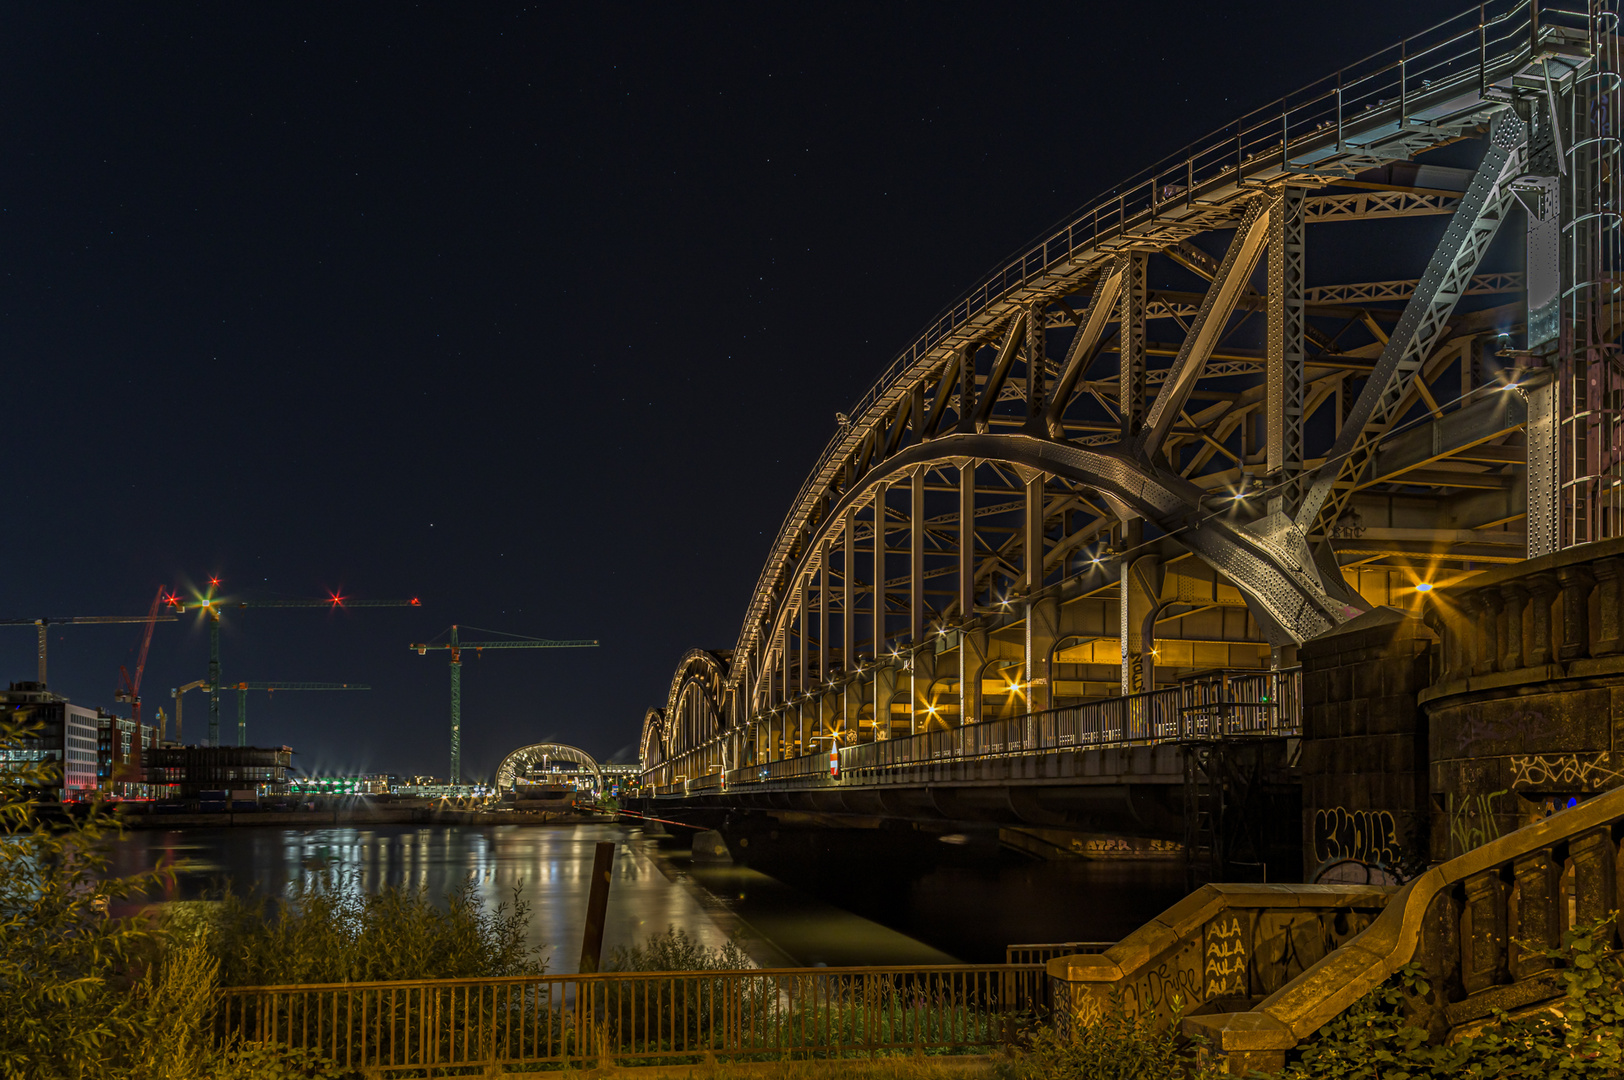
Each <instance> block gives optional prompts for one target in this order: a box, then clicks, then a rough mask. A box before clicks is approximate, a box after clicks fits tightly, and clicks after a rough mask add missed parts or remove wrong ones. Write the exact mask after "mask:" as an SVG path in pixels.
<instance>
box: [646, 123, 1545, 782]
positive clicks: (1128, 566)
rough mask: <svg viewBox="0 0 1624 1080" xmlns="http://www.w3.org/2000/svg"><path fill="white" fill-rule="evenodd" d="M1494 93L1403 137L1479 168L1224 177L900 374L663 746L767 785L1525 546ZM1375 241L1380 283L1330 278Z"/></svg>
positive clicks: (1514, 130) (793, 523)
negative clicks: (1468, 144)
mask: <svg viewBox="0 0 1624 1080" xmlns="http://www.w3.org/2000/svg"><path fill="white" fill-rule="evenodd" d="M1485 108H1486V111H1485V112H1483V113H1481V114H1478V115H1475V116H1474V117H1472V118H1471V123H1470V125H1466V126H1461V127H1457V128H1453V129H1450V130H1448V131H1447V132H1446V131H1445V130H1444V129H1442V128H1439V129H1429V131H1430V134H1427V135H1426V138H1425V139H1422V138H1421V136H1420V134H1419V133H1420V129H1417V132H1418V134H1417V137H1416V138H1417V141H1416V142H1415V143H1414V144H1413V145H1409V146H1408V149H1407V150H1406V153H1419V152H1420V151H1422V150H1425V149H1427V148H1428V147H1429V146H1436V145H1441V144H1444V143H1449V142H1453V141H1459V140H1461V139H1465V138H1471V139H1474V140H1475V142H1474V143H1473V145H1474V146H1475V147H1476V149H1477V152H1478V154H1479V158H1480V164H1479V166H1478V167H1477V168H1476V169H1463V168H1453V169H1450V168H1439V167H1427V168H1429V169H1430V173H1429V175H1430V178H1431V181H1430V182H1429V183H1428V184H1426V185H1419V184H1415V183H1405V182H1402V180H1401V179H1400V173H1401V172H1402V171H1403V170H1402V169H1401V168H1400V166H1401V165H1404V162H1405V160H1406V159H1405V158H1404V157H1403V156H1402V155H1396V156H1388V157H1383V156H1382V155H1380V154H1374V153H1372V152H1370V151H1368V150H1367V151H1364V152H1362V153H1363V156H1360V155H1359V154H1354V153H1352V151H1349V152H1348V154H1347V156H1346V157H1345V160H1346V161H1350V162H1354V163H1355V165H1353V166H1347V167H1345V169H1344V171H1343V172H1342V173H1341V174H1340V177H1339V175H1338V173H1337V172H1336V170H1334V169H1325V168H1316V169H1313V170H1303V171H1295V172H1294V171H1292V170H1289V169H1286V170H1279V169H1276V171H1275V173H1274V174H1273V175H1272V177H1271V178H1269V179H1267V180H1264V181H1258V182H1247V181H1246V180H1245V178H1244V177H1243V176H1242V175H1241V172H1242V171H1243V170H1238V171H1237V173H1236V182H1235V183H1233V184H1231V185H1230V186H1229V187H1228V188H1225V189H1223V190H1222V191H1221V192H1215V191H1212V190H1210V189H1209V190H1207V191H1206V197H1205V198H1203V199H1195V198H1193V197H1189V198H1185V199H1184V200H1183V205H1182V206H1179V205H1177V201H1178V200H1177V199H1174V200H1172V201H1171V202H1170V203H1169V205H1170V206H1172V207H1173V209H1172V210H1168V211H1166V212H1163V213H1152V214H1151V215H1150V216H1149V217H1147V218H1146V219H1144V220H1143V221H1141V222H1139V223H1137V224H1133V223H1128V222H1127V221H1126V220H1125V221H1124V224H1123V226H1122V227H1121V228H1120V229H1119V231H1118V233H1117V234H1116V238H1115V240H1114V241H1113V242H1111V243H1104V242H1101V243H1098V244H1097V245H1096V246H1095V248H1094V249H1092V250H1091V251H1090V252H1089V253H1088V255H1087V257H1086V258H1083V257H1079V258H1074V259H1072V260H1071V261H1070V262H1068V263H1065V264H1055V265H1054V266H1053V267H1051V268H1049V269H1046V270H1044V271H1043V272H1041V273H1039V274H1037V275H1035V276H1033V275H1028V276H1027V277H1025V278H1021V279H1019V281H1018V283H1016V284H1013V285H1011V286H1009V287H1008V288H1007V289H1006V291H1005V292H1004V293H1003V294H1002V295H1001V296H1000V297H999V298H998V299H997V301H996V302H989V303H987V304H985V305H984V306H983V307H982V308H981V309H980V310H979V311H978V313H977V315H976V317H975V318H973V319H966V321H965V322H964V324H963V325H962V327H960V328H957V329H955V330H954V331H952V332H950V333H945V334H942V335H941V336H940V337H939V338H938V339H937V342H936V344H935V345H934V346H932V348H931V349H930V350H929V351H928V352H925V353H923V354H920V355H919V356H917V357H916V358H915V359H914V360H912V361H911V362H910V364H909V365H908V366H907V367H905V368H898V369H896V371H895V372H894V373H888V374H887V376H886V377H885V378H884V379H882V381H881V383H880V384H878V385H877V386H876V387H875V388H874V389H873V390H872V391H871V392H870V394H869V395H867V396H866V397H865V399H864V403H863V405H862V406H861V409H860V411H859V412H857V413H854V414H853V415H851V416H849V417H848V416H844V415H842V416H840V417H839V418H838V419H839V422H840V431H839V433H838V434H837V436H836V437H835V439H834V440H833V441H832V442H831V444H830V449H829V451H828V452H826V454H825V456H824V458H823V460H822V462H821V463H820V465H819V468H818V470H817V471H816V472H814V474H813V475H812V476H811V477H809V479H808V481H807V484H806V486H805V487H803V489H802V491H801V493H800V494H799V496H798V497H797V499H796V503H795V509H794V511H793V512H792V514H791V516H790V518H789V519H788V520H787V521H786V524H785V527H784V529H783V531H782V532H781V533H780V536H779V538H778V541H777V543H776V545H775V548H774V552H773V555H772V557H771V559H770V560H769V563H768V566H767V570H766V571H765V573H764V574H763V577H762V579H761V582H760V585H759V586H758V588H757V591H756V594H755V596H754V598H753V599H752V602H751V606H750V615H749V617H748V619H747V622H746V626H745V630H744V632H743V633H742V634H741V637H740V641H739V643H738V645H737V647H736V648H735V649H734V650H732V651H731V652H727V653H705V654H698V653H694V654H690V655H689V657H688V658H686V659H685V660H684V664H683V666H682V667H681V668H679V672H678V676H677V678H676V679H674V680H673V683H672V689H671V693H670V696H669V699H668V701H667V703H666V705H665V707H664V708H663V709H659V710H651V711H650V714H649V720H648V724H647V726H646V730H645V740H644V741H645V762H647V755H648V754H650V753H654V754H656V755H658V756H659V757H660V758H661V760H663V761H669V762H673V763H675V762H679V761H680V762H682V764H681V765H680V769H681V770H682V773H681V775H683V776H684V777H687V778H691V777H693V776H703V775H709V773H710V772H712V771H715V770H723V771H727V770H735V769H739V768H745V767H748V768H757V767H760V768H762V769H766V770H769V771H770V770H772V769H775V768H778V767H779V766H778V765H777V764H775V763H778V762H781V761H788V760H789V759H797V758H800V759H804V758H805V756H806V755H808V754H813V753H817V752H822V751H825V750H827V749H828V747H829V746H830V745H841V744H846V743H850V742H854V741H859V740H864V739H885V738H889V737H894V736H897V735H902V734H908V733H911V732H917V731H920V730H925V729H928V728H931V727H942V726H946V727H951V726H954V725H957V724H960V723H965V722H971V721H980V720H988V719H993V718H996V717H999V716H1013V715H1020V714H1025V713H1029V712H1032V711H1036V710H1041V709H1042V708H1045V707H1050V706H1053V705H1059V704H1065V703H1068V702H1075V701H1080V700H1086V699H1090V698H1097V697H1100V696H1106V695H1109V694H1113V693H1117V692H1124V691H1127V690H1131V689H1135V688H1136V687H1133V686H1130V685H1129V684H1128V681H1127V675H1126V672H1127V670H1128V667H1129V659H1130V655H1133V656H1138V655H1139V654H1140V653H1143V658H1144V659H1145V661H1146V664H1147V665H1154V666H1158V667H1160V668H1161V669H1163V671H1164V672H1165V670H1166V669H1168V668H1171V669H1173V672H1174V673H1175V674H1176V673H1177V672H1178V671H1180V670H1195V669H1200V668H1212V667H1243V668H1244V667H1253V668H1255V667H1260V666H1267V665H1268V664H1269V663H1270V657H1271V652H1273V653H1274V656H1275V659H1276V660H1278V659H1279V650H1280V649H1282V648H1285V649H1288V650H1289V649H1290V648H1291V647H1292V646H1293V645H1294V643H1296V642H1300V641H1302V640H1305V639H1307V638H1310V637H1312V636H1315V635H1316V634H1318V633H1321V632H1324V631H1325V630H1327V629H1329V628H1330V627H1332V626H1335V625H1336V624H1338V623H1340V622H1342V621H1345V620H1346V619H1348V618H1351V617H1353V616H1355V615H1357V614H1358V613H1359V612H1360V611H1363V610H1366V609H1368V608H1369V607H1371V606H1373V605H1376V604H1382V603H1399V604H1402V603H1404V602H1405V599H1404V594H1409V595H1410V597H1411V599H1413V586H1414V584H1415V583H1416V581H1417V579H1418V576H1419V575H1421V574H1423V573H1424V574H1427V575H1430V576H1432V577H1433V578H1434V579H1437V578H1438V576H1439V575H1442V577H1444V578H1447V577H1448V576H1449V575H1450V574H1453V573H1459V572H1463V571H1464V570H1465V569H1466V568H1468V567H1476V568H1481V567H1482V566H1483V565H1485V564H1492V563H1494V562H1502V561H1514V560H1518V559H1521V558H1523V557H1524V551H1525V544H1524V536H1523V532H1522V527H1523V526H1522V516H1523V506H1522V498H1523V488H1522V480H1521V474H1522V468H1523V461H1524V456H1525V453H1526V449H1525V446H1524V434H1523V428H1524V425H1525V409H1524V406H1523V404H1522V402H1521V400H1520V398H1519V396H1518V395H1516V394H1513V393H1507V392H1505V391H1504V390H1503V389H1502V385H1503V383H1504V382H1505V375H1504V373H1505V372H1506V371H1509V369H1510V368H1511V367H1512V366H1514V365H1515V364H1516V363H1517V362H1518V361H1517V359H1516V358H1515V357H1514V356H1510V355H1507V353H1508V352H1509V349H1510V344H1511V342H1513V341H1515V340H1516V339H1517V338H1518V337H1519V336H1520V334H1521V332H1522V324H1523V321H1524V318H1525V301H1524V296H1523V286H1524V276H1523V273H1522V268H1521V266H1520V264H1518V263H1517V261H1516V252H1515V251H1513V252H1511V254H1510V255H1508V256H1506V257H1505V258H1501V259H1498V261H1496V260H1493V259H1487V256H1488V255H1489V254H1490V249H1491V244H1492V242H1493V240H1494V238H1495V236H1496V235H1497V233H1498V231H1499V226H1500V225H1501V223H1502V220H1503V219H1504V218H1505V217H1506V216H1507V214H1508V213H1509V212H1510V209H1511V206H1512V204H1513V201H1514V200H1513V199H1512V188H1513V185H1514V183H1515V182H1516V181H1517V180H1518V178H1519V177H1520V176H1521V175H1523V174H1524V172H1525V171H1526V156H1527V150H1526V147H1527V130H1526V127H1525V125H1524V124H1523V122H1522V121H1520V120H1519V119H1518V118H1517V115H1516V114H1515V113H1514V112H1513V111H1512V110H1509V109H1505V108H1502V107H1500V106H1499V105H1498V104H1489V105H1486V106H1485ZM1462 115H1465V114H1462ZM1388 137H1389V138H1391V137H1392V136H1388ZM1395 145H1396V144H1395ZM1395 161H1397V162H1399V165H1395V164H1394V162H1395ZM1404 168H1408V170H1409V172H1408V173H1407V174H1405V175H1409V176H1412V177H1413V176H1414V175H1416V167H1415V166H1414V165H1413V164H1410V165H1404ZM1358 169H1364V170H1367V171H1364V172H1359V171H1357V170H1358ZM1440 177H1442V178H1443V181H1444V182H1440V180H1439V178H1440ZM1445 182H1447V185H1446V183H1445ZM1168 190H1169V191H1172V192H1173V194H1174V195H1175V196H1177V195H1178V194H1179V193H1178V191H1177V190H1175V189H1172V188H1169V189H1168ZM1395 230H1397V231H1395ZM1371 250H1375V251H1381V252H1384V253H1386V256H1387V257H1386V259H1385V260H1384V261H1383V263H1382V267H1381V268H1382V270H1383V271H1384V273H1382V274H1380V275H1379V276H1374V277H1372V278H1369V279H1351V278H1349V277H1347V276H1344V275H1341V274H1339V267H1338V263H1339V255H1338V253H1339V252H1347V251H1371ZM1508 260H1509V261H1508ZM1366 264H1367V265H1368V260H1367V263H1366ZM1152 658H1154V659H1152ZM1136 670H1137V668H1136ZM786 767H787V766H786ZM677 768H679V766H678V765H677V764H672V765H671V766H670V767H669V769H668V770H667V771H668V772H669V771H670V769H677ZM662 775H664V774H662ZM674 775H676V773H671V775H668V776H666V779H667V781H670V779H671V776H674Z"/></svg>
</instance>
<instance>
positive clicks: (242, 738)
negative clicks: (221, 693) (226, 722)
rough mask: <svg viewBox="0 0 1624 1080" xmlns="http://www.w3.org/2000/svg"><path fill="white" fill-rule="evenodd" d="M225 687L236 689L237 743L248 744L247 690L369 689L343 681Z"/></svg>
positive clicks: (368, 687) (248, 684)
mask: <svg viewBox="0 0 1624 1080" xmlns="http://www.w3.org/2000/svg"><path fill="white" fill-rule="evenodd" d="M226 689H228V690H235V691H237V745H238V746H247V745H248V691H250V690H265V691H268V692H275V691H277V690H371V689H372V687H370V686H367V685H365V684H364V683H345V682H239V683H231V684H229V685H228V686H227V687H226Z"/></svg>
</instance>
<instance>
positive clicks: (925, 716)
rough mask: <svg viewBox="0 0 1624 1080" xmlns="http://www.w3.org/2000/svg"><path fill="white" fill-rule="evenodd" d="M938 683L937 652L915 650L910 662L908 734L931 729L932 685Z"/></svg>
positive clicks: (931, 649) (927, 649) (928, 648)
mask: <svg viewBox="0 0 1624 1080" xmlns="http://www.w3.org/2000/svg"><path fill="white" fill-rule="evenodd" d="M935 681H936V650H935V649H933V648H930V647H926V648H922V649H915V650H914V651H913V655H912V656H911V657H909V660H908V697H909V699H910V704H909V705H908V715H909V718H910V721H911V722H910V723H909V725H908V733H909V734H910V735H917V734H918V733H919V732H921V731H924V730H925V729H926V728H928V727H930V721H931V718H932V717H931V713H930V707H931V706H932V705H933V704H935V703H934V702H932V701H931V700H930V688H931V684H932V683H934V682H935Z"/></svg>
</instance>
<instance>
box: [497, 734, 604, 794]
mask: <svg viewBox="0 0 1624 1080" xmlns="http://www.w3.org/2000/svg"><path fill="white" fill-rule="evenodd" d="M547 761H570V762H574V763H575V764H577V765H584V766H586V768H587V770H588V771H589V772H591V773H592V778H593V781H594V783H595V784H596V786H597V787H598V788H600V789H601V788H602V787H603V773H602V771H601V770H600V769H599V768H598V762H597V760H596V759H595V758H593V756H592V755H591V754H589V753H587V752H586V751H585V750H582V749H580V748H578V747H574V746H566V745H564V744H563V743H551V742H540V743H531V744H530V745H529V746H521V747H519V748H518V749H517V750H512V751H509V753H508V755H507V756H506V757H504V758H503V759H502V762H501V764H500V765H498V766H497V767H496V789H497V790H498V791H506V790H508V789H509V788H512V787H513V786H514V785H515V784H516V783H517V782H518V781H519V779H520V778H521V777H523V775H524V773H525V770H526V769H528V768H529V767H530V766H531V765H534V764H536V763H537V762H547Z"/></svg>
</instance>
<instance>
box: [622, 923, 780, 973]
mask: <svg viewBox="0 0 1624 1080" xmlns="http://www.w3.org/2000/svg"><path fill="white" fill-rule="evenodd" d="M755 966H756V965H755V962H754V961H752V960H751V959H750V955H749V954H748V953H746V952H745V951H744V949H743V947H741V946H740V945H739V943H738V942H737V941H735V940H729V941H728V942H727V943H726V944H725V945H722V946H721V947H720V948H715V949H712V948H709V947H708V946H705V945H703V944H701V943H699V942H697V941H695V940H694V939H693V938H691V937H689V936H688V931H686V930H679V929H677V927H676V926H667V927H666V928H665V932H664V933H663V934H650V935H649V936H648V940H647V941H645V942H643V944H641V945H632V946H631V947H629V948H628V947H627V946H624V945H617V946H616V947H615V950H614V952H612V953H610V954H609V966H608V967H607V968H605V970H606V971H744V970H746V969H748V968H753V967H755Z"/></svg>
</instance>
